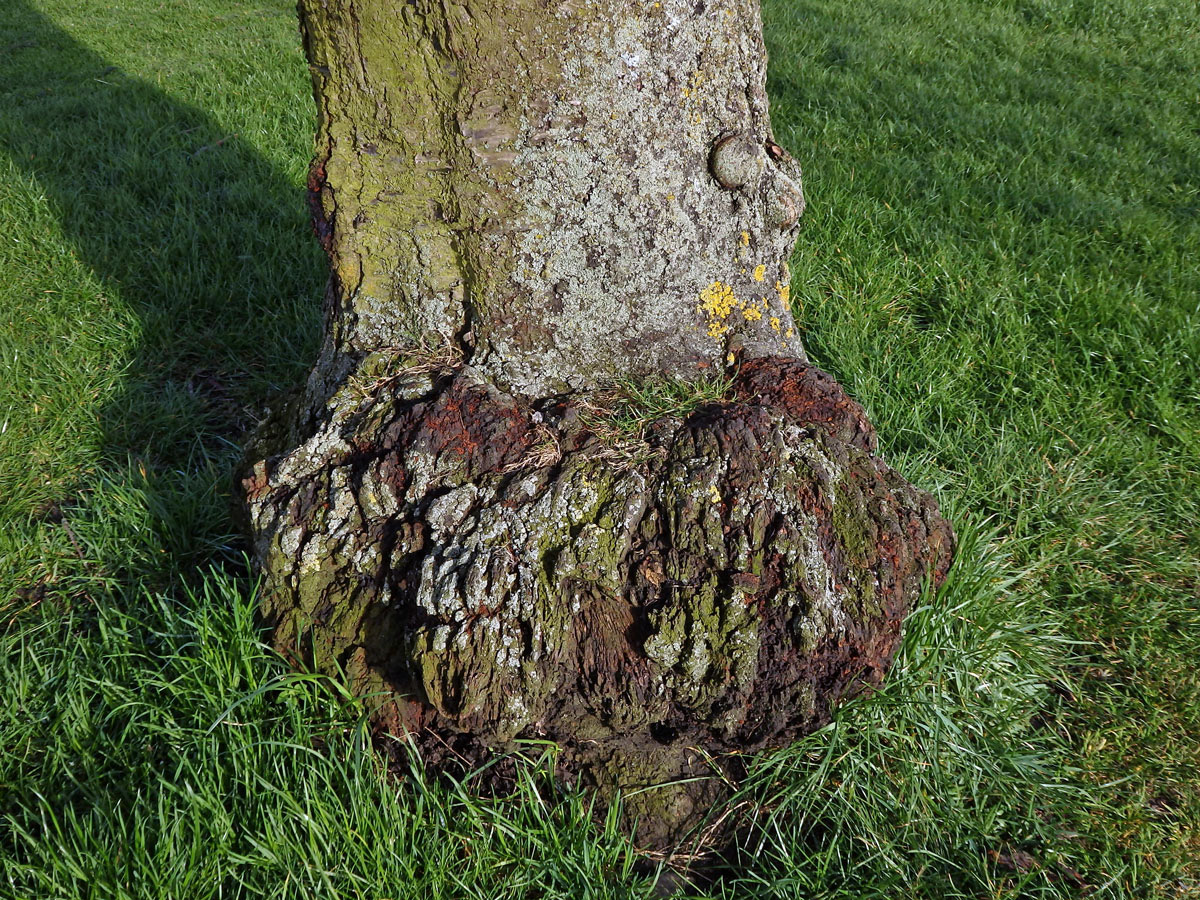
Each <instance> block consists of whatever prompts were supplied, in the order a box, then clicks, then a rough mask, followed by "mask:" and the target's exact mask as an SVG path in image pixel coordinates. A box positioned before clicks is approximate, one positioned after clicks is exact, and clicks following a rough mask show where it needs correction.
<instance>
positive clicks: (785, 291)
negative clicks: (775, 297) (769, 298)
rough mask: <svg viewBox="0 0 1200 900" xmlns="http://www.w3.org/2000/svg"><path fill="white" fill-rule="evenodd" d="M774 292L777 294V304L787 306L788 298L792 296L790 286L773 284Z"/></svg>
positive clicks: (779, 283)
mask: <svg viewBox="0 0 1200 900" xmlns="http://www.w3.org/2000/svg"><path fill="white" fill-rule="evenodd" d="M775 290H776V291H777V292H778V293H779V302H780V303H782V304H783V305H784V306H787V302H788V298H790V297H791V296H792V286H791V285H790V284H783V283H782V282H779V281H777V282H775Z"/></svg>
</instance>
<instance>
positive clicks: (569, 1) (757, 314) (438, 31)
mask: <svg viewBox="0 0 1200 900" xmlns="http://www.w3.org/2000/svg"><path fill="white" fill-rule="evenodd" d="M300 10H301V21H302V27H303V33H304V39H305V48H306V51H307V54H308V57H309V61H310V64H311V68H312V72H313V81H314V93H315V96H316V99H317V104H318V108H319V111H320V124H319V132H318V139H317V146H318V151H317V156H316V159H315V160H314V162H313V166H312V170H311V175H310V184H309V188H310V198H311V202H312V206H313V214H314V223H315V227H316V230H317V233H318V236H319V238H320V240H321V242H322V245H323V246H324V248H325V250H326V252H327V253H328V255H329V259H330V265H331V278H330V283H329V289H328V291H327V297H326V324H325V341H324V345H323V349H322V352H321V355H320V358H319V359H318V361H317V363H316V366H315V367H314V369H313V372H312V375H311V376H310V378H309V380H308V383H307V384H306V386H305V388H304V389H303V391H302V392H300V393H299V394H298V395H297V396H296V397H295V398H294V399H293V400H292V401H291V402H290V403H289V404H288V405H287V406H286V407H285V408H283V409H281V410H280V411H278V412H277V413H275V414H274V415H272V416H271V417H270V418H269V419H268V421H267V423H266V424H265V425H264V427H263V429H262V430H261V431H260V434H259V435H258V437H257V439H256V441H255V442H254V444H253V446H252V447H251V448H250V450H249V453H248V465H247V470H246V472H245V473H244V477H243V478H242V480H241V486H242V492H243V495H244V498H245V502H246V508H247V511H248V518H249V528H250V533H251V535H252V537H253V540H254V547H255V555H256V558H257V561H258V563H259V565H260V566H261V568H262V571H263V573H264V575H265V583H266V594H265V600H264V612H265V614H266V616H267V618H268V620H269V621H270V622H271V623H272V625H273V626H274V639H275V642H276V644H277V645H278V646H280V647H281V648H283V649H286V650H289V651H291V652H302V653H303V654H305V655H306V656H307V657H308V664H310V665H314V666H316V667H317V668H318V669H320V670H323V671H328V672H331V673H333V672H338V673H343V674H344V675H345V676H347V677H348V678H349V679H350V681H351V684H352V685H353V687H354V689H355V690H356V691H358V692H359V693H360V694H362V695H364V696H369V697H372V698H374V699H373V703H372V708H373V709H374V710H375V718H376V721H377V723H378V724H379V726H380V727H381V728H382V729H385V730H387V731H389V732H391V733H395V734H411V735H413V736H414V738H415V739H416V740H417V741H418V743H419V744H420V745H421V746H422V747H423V749H424V750H425V755H426V758H427V759H428V760H429V761H430V762H432V763H437V762H439V761H440V760H442V759H443V758H449V757H450V756H456V757H463V758H466V759H469V760H476V759H482V758H484V757H485V756H487V755H488V754H490V753H494V752H497V751H505V750H509V749H512V748H513V747H514V746H517V743H516V742H519V741H520V740H521V739H523V738H539V739H549V740H552V741H554V742H556V743H557V744H558V745H559V746H560V747H561V748H562V749H561V755H560V766H561V771H562V773H563V775H564V777H569V778H574V777H578V778H582V779H584V781H585V782H586V783H589V784H592V785H595V786H596V787H598V788H600V789H601V792H602V793H603V794H604V795H605V796H608V795H609V794H610V793H611V792H612V791H613V790H615V789H630V788H644V787H648V786H652V785H659V784H663V783H668V782H673V784H671V786H669V787H662V788H658V789H656V790H645V791H640V792H638V793H637V794H636V799H635V800H633V801H631V802H630V805H629V807H628V812H629V813H630V815H631V816H632V817H636V818H638V820H639V821H640V826H639V829H640V830H639V840H641V841H642V842H643V843H645V844H647V845H655V846H666V845H668V844H669V843H671V842H672V841H673V840H675V839H677V838H678V837H679V836H680V835H681V834H682V833H684V832H685V831H686V830H687V829H688V828H690V827H692V826H694V825H695V824H697V822H698V821H699V820H700V818H701V817H702V816H703V814H704V812H705V810H706V808H707V805H708V804H710V803H711V802H712V801H713V800H714V799H715V798H717V797H718V796H719V795H720V794H721V791H722V789H723V788H722V784H723V783H724V782H722V781H721V780H720V779H709V780H704V779H696V780H690V781H686V783H680V782H681V780H686V779H691V778H693V776H699V775H704V774H711V773H712V766H713V764H714V763H713V760H716V762H715V765H717V767H718V768H719V767H721V766H722V765H725V766H726V768H729V767H730V766H732V763H728V764H726V763H723V762H721V760H723V759H726V758H727V754H728V752H729V751H740V750H744V749H748V748H759V747H765V746H769V745H777V744H779V743H780V742H783V741H786V740H789V739H791V738H793V737H795V736H797V735H801V734H803V733H805V732H807V731H809V730H811V729H813V728H814V727H817V726H818V725H820V724H822V723H823V722H825V721H827V720H828V718H829V715H830V711H831V708H832V705H833V704H834V703H835V702H836V700H837V698H838V697H840V696H842V695H844V694H845V693H846V692H847V691H848V690H853V689H855V688H856V686H858V685H861V684H865V683H871V682H874V681H877V680H878V679H879V678H881V677H882V675H883V673H884V671H885V670H886V668H887V666H888V663H889V661H890V659H891V656H892V654H893V652H894V649H895V646H896V642H897V640H898V637H899V633H900V623H901V620H902V618H903V616H904V614H905V612H906V611H907V610H908V608H909V607H910V605H911V603H912V601H913V598H914V597H915V596H916V595H917V594H918V593H919V591H920V590H921V588H922V585H923V584H924V583H925V581H927V580H928V579H930V578H932V579H934V580H935V581H936V580H939V579H940V578H941V577H943V576H944V574H945V571H946V569H947V567H948V565H949V561H950V557H951V553H952V547H953V540H954V539H953V533H952V531H951V529H950V526H949V525H948V524H947V523H946V522H945V521H944V520H943V519H942V518H941V516H940V515H939V513H938V510H937V506H936V504H935V503H934V501H933V500H932V499H931V498H930V497H929V496H928V495H927V494H924V493H922V492H920V491H917V490H916V489H914V488H912V487H911V486H909V485H908V484H907V483H906V482H904V481H903V479H901V478H900V477H899V476H898V475H896V474H895V473H894V472H892V471H891V470H889V469H888V468H887V467H886V466H885V465H884V464H883V463H882V462H881V461H880V460H879V459H878V458H877V456H876V455H875V453H874V451H875V442H874V434H873V431H872V429H871V427H870V425H869V424H868V423H867V421H866V418H865V416H864V415H863V412H862V410H861V408H860V407H858V406H857V405H856V404H855V403H854V402H853V401H852V400H850V399H849V398H848V397H846V395H845V394H844V392H843V391H842V390H841V389H840V388H839V387H838V386H837V385H836V384H835V383H834V382H833V381H832V379H830V378H829V376H827V375H825V374H824V373H822V372H819V371H818V370H816V369H814V368H813V367H812V366H810V365H808V363H807V361H806V359H805V356H804V353H803V350H802V348H801V344H800V341H799V338H798V336H797V335H796V332H795V325H794V323H793V320H792V316H791V310H790V307H789V303H788V290H789V289H788V283H789V274H788V269H787V258H788V255H789V254H790V252H791V249H792V246H793V243H794V240H795V235H796V230H797V220H798V218H799V216H800V214H801V212H802V211H803V206H804V200H803V196H802V193H801V189H800V172H799V167H798V166H797V164H796V163H795V162H794V161H793V160H792V158H791V157H790V156H789V155H788V154H787V153H786V152H785V151H783V150H782V149H781V148H780V147H779V146H778V145H777V144H776V143H775V141H774V137H773V135H772V132H771V126H770V120H769V116H768V111H767V100H766V94H765V91H764V81H765V63H766V57H765V51H764V48H763V45H762V38H761V24H760V19H759V10H758V4H757V0H719V2H708V0H698V2H697V0H689V2H683V0H655V2H641V3H635V4H632V5H630V4H627V3H622V4H619V5H618V4H617V3H614V2H606V0H564V2H561V3H554V2H546V0H506V2H504V3H492V2H487V0H446V2H436V3H435V2H431V0H407V2H401V0H302V2H301V4H300ZM689 384H691V385H698V386H703V387H704V389H705V391H707V393H706V396H708V397H709V399H708V401H706V402H703V403H696V402H692V403H690V404H689V403H686V402H683V403H682V404H681V403H680V402H675V405H674V406H672V405H671V404H670V403H668V404H665V405H664V406H661V407H660V408H659V409H658V410H657V413H658V414H657V415H655V414H654V413H655V412H656V410H655V409H652V408H642V409H638V408H637V407H638V403H637V402H636V398H637V397H639V396H640V397H642V398H643V399H644V398H645V396H648V395H649V396H655V395H656V391H657V395H661V396H667V395H670V396H672V397H675V398H676V400H677V401H678V398H679V395H680V394H681V392H682V393H683V394H686V393H687V392H688V388H686V387H681V385H689ZM614 385H616V386H617V387H615V388H614ZM621 385H624V389H623V390H624V393H622V388H621V387H620V386H621ZM630 385H635V386H636V385H642V386H643V387H645V390H641V389H639V388H637V387H633V388H631V387H630ZM714 386H715V389H714ZM696 390H699V387H697V388H696ZM639 391H640V393H639ZM631 398H632V399H631ZM684 399H685V400H686V398H684ZM644 405H645V404H643V406H644ZM618 412H620V413H622V415H621V416H617V415H616V413H618ZM631 422H632V423H633V424H632V425H631V424H630V423H631Z"/></svg>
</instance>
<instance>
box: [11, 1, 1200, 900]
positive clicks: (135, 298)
mask: <svg viewBox="0 0 1200 900" xmlns="http://www.w3.org/2000/svg"><path fill="white" fill-rule="evenodd" d="M764 15H765V18H766V22H767V42H768V46H769V49H770V51H771V54H772V57H771V83H770V93H771V97H772V103H773V110H774V113H773V115H774V120H775V124H776V131H777V136H778V138H779V139H780V142H781V143H783V144H785V145H786V146H788V147H789V149H791V150H792V151H793V153H794V154H795V155H796V156H797V157H798V158H799V159H800V160H801V162H802V164H803V165H804V167H805V172H806V183H805V188H806V193H807V195H808V198H809V209H808V212H807V213H806V216H805V219H804V227H803V230H802V233H801V236H800V243H799V246H798V249H797V253H796V257H795V258H794V260H793V273H794V280H793V288H792V296H793V298H794V301H795V303H796V307H797V312H798V316H799V318H800V321H801V323H802V325H803V328H804V332H805V335H806V343H807V346H808V348H809V351H810V354H811V355H812V356H813V357H814V359H815V360H816V361H817V362H818V364H820V365H822V366H824V367H826V368H828V369H830V370H831V371H832V372H833V373H834V374H835V375H836V376H837V377H838V378H839V380H841V381H842V382H843V383H844V384H845V385H846V386H847V387H848V388H849V389H850V391H851V392H852V393H853V394H854V396H856V397H857V398H858V399H859V400H860V401H861V402H863V403H864V404H865V406H866V407H867V409H868V411H869V413H870V415H871V418H872V420H873V422H874V423H875V424H876V426H877V427H878V429H879V432H880V437H881V440H882V443H883V446H884V451H885V453H886V455H887V456H888V458H889V459H890V461H892V462H893V463H894V464H895V465H897V467H898V468H900V469H901V471H903V472H905V473H906V474H907V475H908V476H909V477H910V478H911V479H912V480H914V481H916V482H917V483H919V484H921V485H923V486H926V487H929V488H932V489H935V490H936V491H937V492H938V494H939V496H940V497H941V498H942V500H943V503H944V504H945V505H946V507H947V508H948V509H949V510H950V511H951V513H952V516H953V518H954V520H955V522H956V523H957V524H958V525H959V529H960V533H961V535H962V537H963V550H962V553H961V556H960V560H959V563H958V564H957V565H956V568H955V570H954V571H953V573H952V576H951V580H950V582H949V583H948V585H947V587H946V589H945V590H944V591H943V592H942V593H940V594H939V595H938V596H937V597H936V598H927V602H926V603H925V605H923V607H922V609H921V610H920V611H919V612H918V613H916V614H914V616H913V617H912V619H911V620H910V622H909V625H908V628H907V631H906V637H905V643H904V648H903V651H902V654H901V658H900V660H899V661H898V664H897V668H896V669H895V671H894V673H893V677H892V678H891V679H890V680H889V682H888V684H887V685H886V687H885V688H884V689H883V690H882V691H880V692H879V693H878V694H876V695H875V696H873V697H872V698H870V699H867V700H861V701H855V702H853V703H851V704H849V705H848V706H847V707H845V708H844V709H843V710H841V712H840V713H839V716H838V718H837V721H836V722H835V724H834V725H831V726H830V727H829V728H827V729H825V730H824V731H822V732H819V733H818V734H816V735H813V736H811V737H810V738H808V739H806V740H805V741H803V742H801V743H800V744H798V745H797V746H795V747H792V748H789V749H787V750H784V751H781V752H779V753H776V754H773V755H769V756H767V757H764V758H763V759H761V760H759V761H758V762H757V763H756V764H755V767H754V777H753V778H752V779H751V782H750V784H749V785H748V786H747V787H746V790H745V792H744V793H743V795H741V796H740V797H739V799H738V805H737V811H738V814H739V815H741V816H742V817H743V820H744V823H745V824H744V833H743V839H742V841H741V842H740V845H739V851H738V853H737V854H736V856H735V858H734V859H732V860H731V861H730V864H729V866H728V868H727V870H726V871H725V872H724V874H723V878H722V879H721V880H719V881H717V882H715V883H713V884H712V885H710V886H708V887H705V888H704V889H703V890H700V889H697V890H698V891H699V892H700V893H701V894H703V895H706V896H718V897H745V896H751V897H775V896H782V897H797V898H799V897H835V896H836V897H847V898H850V897H855V898H857V897H872V896H879V897H883V896H888V897H895V896H912V897H929V898H940V897H972V898H974V897H1018V896H1039V897H1077V896H1082V895H1092V896H1102V897H1163V898H1168V897H1179V898H1182V897H1190V896H1200V862H1198V861H1200V792H1198V791H1197V789H1196V785H1197V784H1200V680H1198V676H1197V669H1196V663H1195V661H1196V660H1197V659H1200V525H1198V524H1197V523H1200V376H1198V373H1200V264H1198V263H1197V260H1200V131H1198V130H1197V125H1196V122H1197V109H1198V107H1200V93H1198V90H1200V88H1198V85H1197V81H1196V77H1195V72H1196V71H1198V70H1200V34H1198V33H1197V32H1198V31H1200V20H1197V18H1196V16H1195V7H1194V4H1189V3H1188V2H1186V0H1165V2H1161V3H1156V4H1147V3H1134V2H1121V0H1114V2H1103V0H1090V2H1085V0H1079V2H1056V0H1047V2H1037V0H1020V2H998V3H982V2H968V0H962V2H959V3H955V4H935V3H932V2H930V0H892V2H887V3H867V2H865V0H850V2H840V3H833V2H824V0H822V2H808V0H803V2H797V0H768V2H767V4H766V7H765V9H764ZM0 75H2V76H3V77H0V92H2V93H3V108H4V114H3V115H2V116H0V168H2V175H3V177H2V178H0V217H2V218H3V222H4V227H3V229H2V230H0V271H3V272H4V278H3V279H0V602H2V604H3V605H2V606H0V625H2V626H3V633H2V635H0V735H2V738H0V896H11V897H14V898H42V897H74V896H80V897H83V896H88V897H131V898H133V897H136V898H145V897H188V898H193V897H208V896H212V897H217V896H220V897H227V896H245V897H258V896H277V897H289V898H290V897H339V898H340V897H371V898H383V897H401V896H412V897H469V896H479V897H585V896H587V897H648V896H652V895H653V890H654V888H653V883H654V881H655V877H656V876H655V871H654V869H653V867H652V866H651V867H649V868H647V867H646V866H645V864H644V863H639V861H638V860H637V859H636V857H635V855H634V854H633V853H632V851H631V849H630V847H629V845H628V842H627V841H626V840H625V839H624V838H623V837H621V836H620V835H619V834H617V833H616V831H615V829H614V828H613V827H612V824H611V822H610V823H608V824H607V825H604V824H601V825H600V826H598V827H592V826H591V825H589V824H588V808H587V801H586V798H582V797H579V796H576V795H571V794H569V793H568V794H564V793H563V792H562V791H561V789H559V788H556V787H555V786H554V784H553V780H552V778H550V777H549V775H548V769H549V767H550V766H551V765H552V759H544V758H542V759H535V760H533V761H532V762H531V763H530V764H529V765H528V766H526V767H525V768H524V769H523V770H522V771H523V773H524V780H523V781H522V782H521V784H520V785H519V787H518V790H517V791H516V793H515V795H514V796H513V797H511V798H501V799H497V800H482V799H479V798H475V797H473V796H472V795H471V793H470V791H469V790H467V789H465V788H460V787H457V786H455V785H453V784H449V783H446V784H440V783H438V784H435V783H431V782H428V781H426V780H425V779H423V778H421V777H420V776H418V775H415V774H410V775H408V776H407V777H405V778H404V779H402V780H399V781H396V780H391V779H389V778H387V777H386V776H385V773H384V772H383V771H382V770H381V766H380V763H379V761H378V760H377V759H376V758H375V757H374V755H373V754H372V753H371V752H370V751H369V749H368V746H367V744H368V742H367V739H366V736H365V735H364V733H363V729H362V724H361V722H360V721H359V720H358V717H357V715H356V713H355V712H354V710H353V709H352V708H351V707H349V706H348V705H347V704H346V703H345V702H344V698H342V697H341V696H340V694H339V693H338V691H337V689H336V688H335V687H333V686H332V685H329V684H327V683H325V682H321V681H317V680H313V679H311V678H308V677H306V676H303V675H294V674H290V673H289V672H288V671H287V669H286V667H284V666H283V665H282V664H281V663H280V661H279V660H277V659H276V658H275V657H274V656H273V655H272V654H271V653H270V652H269V651H268V650H267V649H266V648H264V646H263V645H262V643H261V642H260V640H259V637H260V635H259V634H258V632H257V630H256V627H255V624H254V619H253V609H254V591H253V586H252V585H251V584H250V583H249V582H248V580H247V576H246V573H245V568H244V565H243V563H242V557H241V551H242V548H241V546H240V545H239V543H238V541H237V540H236V539H235V538H234V537H233V527H232V525H231V519H230V514H229V497H228V489H227V484H228V479H229V470H230V466H231V464H232V460H233V459H234V458H235V456H236V453H237V447H238V445H239V444H240V442H241V441H242V440H243V438H244V435H245V432H246V429H247V428H248V427H249V426H250V425H251V424H252V423H253V420H254V415H255V414H256V411H257V410H259V409H261V407H262V406H263V404H264V403H266V402H267V400H268V398H269V397H270V396H271V394H272V393H273V391H274V390H276V389H277V388H278V387H280V386H290V385H292V384H295V383H296V382H298V381H299V380H300V379H301V378H302V377H303V375H304V372H305V369H306V365H307V363H308V361H309V360H311V358H312V357H313V355H314V353H315V346H316V338H317V333H316V331H317V318H318V306H319V301H318V298H319V296H320V292H321V288H322V282H323V278H324V273H323V267H322V263H321V260H320V259H319V254H318V253H317V251H316V249H315V247H314V241H313V240H312V238H311V236H310V234H309V232H308V226H307V222H306V213H305V210H304V204H303V199H302V184H303V176H304V170H305V166H306V164H307V160H308V155H309V148H310V146H311V133H312V130H313V122H312V115H313V113H312V106H311V102H310V100H309V97H308V84H307V77H306V73H305V67H304V61H303V58H302V56H301V54H300V51H299V45H298V39H297V35H296V29H295V23H294V12H293V10H292V9H291V4H290V2H289V0H255V2H250V0H247V2H235V0H187V2H185V0H174V2H171V0H168V2H165V3H164V2H154V3H150V2H141V0H138V2H128V3H124V4H121V5H120V6H119V7H114V6H111V5H108V4H103V5H102V4H99V3H96V2H93V0H72V2H66V0H37V2H35V3H30V2H27V0H10V3H9V4H8V6H7V7H6V15H5V16H4V17H3V21H2V22H0ZM650 399H651V400H653V401H654V402H664V403H670V402H674V400H673V395H670V396H663V397H657V396H656V397H652V398H650ZM985 523H986V525H985ZM536 749H538V748H533V747H531V752H532V751H533V750H536Z"/></svg>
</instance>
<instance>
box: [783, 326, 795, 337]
mask: <svg viewBox="0 0 1200 900" xmlns="http://www.w3.org/2000/svg"><path fill="white" fill-rule="evenodd" d="M795 335H796V329H795V328H789V329H788V330H787V331H785V332H784V333H783V336H784V337H789V338H790V337H795Z"/></svg>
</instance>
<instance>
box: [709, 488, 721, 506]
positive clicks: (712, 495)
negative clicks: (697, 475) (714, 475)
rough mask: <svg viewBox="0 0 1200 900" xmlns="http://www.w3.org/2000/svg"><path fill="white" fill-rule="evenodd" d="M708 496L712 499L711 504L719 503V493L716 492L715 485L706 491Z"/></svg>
mask: <svg viewBox="0 0 1200 900" xmlns="http://www.w3.org/2000/svg"><path fill="white" fill-rule="evenodd" d="M708 496H709V497H710V498H711V499H712V502H713V503H720V502H721V492H720V491H718V490H717V486H716V485H715V484H714V485H713V486H712V487H710V488H709V489H708Z"/></svg>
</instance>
